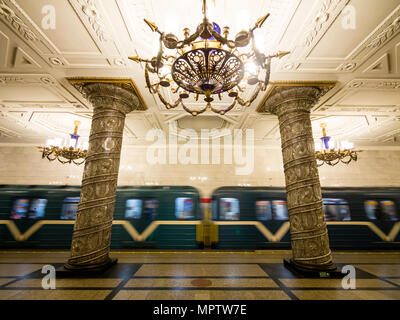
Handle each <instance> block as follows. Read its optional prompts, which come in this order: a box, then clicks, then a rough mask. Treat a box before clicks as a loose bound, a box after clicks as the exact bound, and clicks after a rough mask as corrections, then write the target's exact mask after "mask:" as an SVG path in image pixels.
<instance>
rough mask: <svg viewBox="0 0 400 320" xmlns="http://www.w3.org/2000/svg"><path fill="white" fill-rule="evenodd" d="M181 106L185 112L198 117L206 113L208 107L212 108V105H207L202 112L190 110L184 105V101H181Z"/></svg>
mask: <svg viewBox="0 0 400 320" xmlns="http://www.w3.org/2000/svg"><path fill="white" fill-rule="evenodd" d="M181 104H182V108H183V110H185V111H186V112H188V113H191V114H192V116H197V115H199V114H201V113H203V112H205V111H206V110H207V107H208V106H210V107H211V105H210V104H209V103H207V104H206V106H205V107H204V108H203V109H201V110H200V111H193V110H190V109H189V108H188V107H186V106H185V104H184V103H183V101H181Z"/></svg>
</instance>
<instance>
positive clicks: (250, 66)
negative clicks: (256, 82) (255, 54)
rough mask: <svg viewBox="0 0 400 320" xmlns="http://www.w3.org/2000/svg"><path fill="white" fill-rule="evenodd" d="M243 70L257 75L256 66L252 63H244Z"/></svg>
mask: <svg viewBox="0 0 400 320" xmlns="http://www.w3.org/2000/svg"><path fill="white" fill-rule="evenodd" d="M245 69H246V71H247V72H248V73H250V74H257V65H256V64H255V63H254V62H248V63H246V64H245Z"/></svg>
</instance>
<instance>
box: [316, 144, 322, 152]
mask: <svg viewBox="0 0 400 320" xmlns="http://www.w3.org/2000/svg"><path fill="white" fill-rule="evenodd" d="M315 151H318V152H320V151H322V145H321V144H320V143H316V144H315Z"/></svg>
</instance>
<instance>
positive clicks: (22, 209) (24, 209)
mask: <svg viewBox="0 0 400 320" xmlns="http://www.w3.org/2000/svg"><path fill="white" fill-rule="evenodd" d="M28 208H29V199H16V200H15V201H14V204H13V208H12V211H11V216H10V218H11V219H15V220H18V219H22V218H26V216H27V214H28Z"/></svg>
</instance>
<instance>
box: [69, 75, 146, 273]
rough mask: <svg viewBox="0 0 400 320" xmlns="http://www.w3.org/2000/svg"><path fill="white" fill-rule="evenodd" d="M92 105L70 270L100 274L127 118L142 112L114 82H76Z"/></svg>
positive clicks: (134, 98)
mask: <svg viewBox="0 0 400 320" xmlns="http://www.w3.org/2000/svg"><path fill="white" fill-rule="evenodd" d="M72 83H73V84H74V85H75V86H76V87H77V86H78V85H79V90H80V91H81V92H82V93H83V94H84V96H85V97H86V98H87V99H88V100H89V101H90V103H91V104H92V105H93V109H94V110H93V118H92V125H91V131H90V138H89V150H88V156H87V158H86V162H85V168H84V173H83V180H82V187H81V197H80V202H79V205H78V212H77V215H76V220H75V226H74V233H73V237H72V244H71V257H70V259H69V260H68V262H67V264H66V265H65V266H64V267H65V269H67V270H75V271H79V270H96V269H97V270H99V269H100V270H101V269H105V268H107V267H109V266H110V265H112V264H114V263H115V262H116V259H111V258H110V257H109V252H110V241H111V228H112V221H113V215H114V205H115V197H116V189H117V179H118V170H119V163H120V154H121V145H122V136H123V130H124V124H125V115H126V114H127V113H129V112H131V111H133V110H137V109H140V106H141V101H140V99H139V98H138V96H137V95H136V94H135V93H134V92H133V91H132V90H128V89H127V88H125V87H124V86H121V85H117V84H113V83H101V82H100V83H91V82H78V84H77V83H74V82H72Z"/></svg>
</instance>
